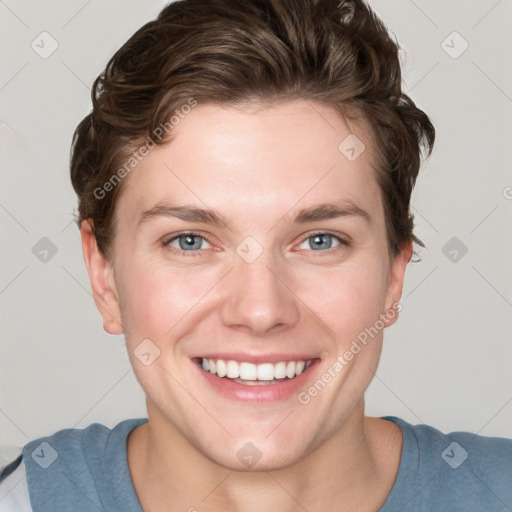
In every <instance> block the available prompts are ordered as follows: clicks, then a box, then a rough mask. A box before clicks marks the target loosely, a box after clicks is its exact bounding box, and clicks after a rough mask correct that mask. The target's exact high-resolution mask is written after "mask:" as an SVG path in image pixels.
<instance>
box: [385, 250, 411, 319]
mask: <svg viewBox="0 0 512 512" xmlns="http://www.w3.org/2000/svg"><path fill="white" fill-rule="evenodd" d="M411 256H412V242H407V243H405V244H403V245H402V247H401V248H400V250H399V252H398V253H397V255H396V256H395V257H394V258H393V260H392V261H391V268H390V274H389V282H388V290H387V294H386V301H385V311H386V312H389V313H388V314H386V315H385V318H384V321H385V324H386V327H389V326H390V325H393V324H394V323H395V322H396V321H397V319H398V312H399V311H400V309H401V308H400V309H398V306H399V305H398V302H399V301H400V299H401V298H402V290H403V286H404V276H405V269H406V268H407V264H408V263H409V261H411Z"/></svg>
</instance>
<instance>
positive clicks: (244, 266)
mask: <svg viewBox="0 0 512 512" xmlns="http://www.w3.org/2000/svg"><path fill="white" fill-rule="evenodd" d="M226 279H228V280H229V281H228V282H227V283H226V285H227V286H226V288H225V290H226V292H225V296H224V298H223V299H224V300H223V301H222V306H221V319H222V322H223V323H224V325H226V326H228V327H231V328H235V329H239V330H245V331H247V333H248V334H251V336H254V337H262V336H265V335H267V334H268V333H270V332H278V331H281V330H286V329H287V328H290V327H293V326H294V325H295V324H296V323H297V322H298V320H299V316H300V310H299V299H298V297H297V296H296V295H295V294H294V293H293V291H292V290H291V289H290V287H289V284H288V283H287V282H286V281H287V279H286V273H285V272H284V270H283V268H282V266H281V267H279V266H278V265H276V264H275V262H274V261H272V258H271V255H270V253H267V252H265V251H264V252H263V254H261V255H260V256H259V257H258V258H257V259H256V260H255V261H253V262H252V263H248V262H246V261H244V260H243V259H242V258H236V260H235V268H233V270H232V271H231V272H229V274H228V275H227V276H226Z"/></svg>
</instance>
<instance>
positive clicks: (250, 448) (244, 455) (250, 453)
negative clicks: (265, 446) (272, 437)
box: [236, 442, 263, 468]
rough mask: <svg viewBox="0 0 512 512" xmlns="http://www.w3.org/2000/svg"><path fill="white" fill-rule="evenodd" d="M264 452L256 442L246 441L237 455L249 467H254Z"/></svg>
mask: <svg viewBox="0 0 512 512" xmlns="http://www.w3.org/2000/svg"><path fill="white" fill-rule="evenodd" d="M262 455H263V454H262V453H261V452H260V451H259V450H258V448H257V447H256V446H255V445H254V443H251V442H249V443H245V444H244V446H242V448H240V450H238V453H237V454H236V456H237V457H238V459H239V460H240V461H241V462H243V463H244V464H245V465H246V466H247V467H248V468H252V467H253V466H254V465H255V464H256V463H257V462H258V461H259V460H260V459H261V456H262Z"/></svg>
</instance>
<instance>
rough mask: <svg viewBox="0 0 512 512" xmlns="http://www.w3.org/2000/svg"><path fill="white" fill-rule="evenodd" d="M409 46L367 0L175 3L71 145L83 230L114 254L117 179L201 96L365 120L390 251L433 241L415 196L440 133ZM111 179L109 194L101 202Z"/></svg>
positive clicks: (98, 91)
mask: <svg viewBox="0 0 512 512" xmlns="http://www.w3.org/2000/svg"><path fill="white" fill-rule="evenodd" d="M399 49H400V47H399V45H398V43H396V42H395V41H393V40H392V38H391V37H390V35H389V33H388V31H387V29H386V27H385V25H384V24H383V22H382V21H381V20H380V19H379V18H378V17H377V16H376V15H375V13H374V12H373V11H372V10H371V9H370V8H369V6H368V5H367V4H366V3H365V1H364V0H346V1H341V2H339V1H338V0H177V1H175V2H172V3H170V4H169V5H167V6H166V7H165V8H164V9H163V10H162V11H161V12H160V14H159V15H158V17H157V19H156V20H153V21H150V22H149V23H146V24H145V25H144V26H143V27H142V28H140V29H139V30H138V31H137V32H136V33H135V34H134V35H133V36H132V37H131V38H130V39H129V40H128V41H127V42H126V43H125V44H124V45H123V46H122V47H121V48H120V49H119V50H118V51H117V52H116V53H115V54H114V56H113V57H112V58H111V59H110V61H109V62H108V64H107V66H106V69H105V71H104V72H103V73H101V74H100V75H99V76H98V77H97V79H96V80H95V82H94V85H93V88H92V101H93V110H92V112H91V113H90V114H89V115H87V116H86V117H85V118H84V119H83V120H82V121H81V123H80V124H79V125H78V127H77V129H76V131H75V133H74V135H73V144H72V149H71V180H72V183H73V187H74V189H75V191H76V193H77V194H78V198H79V209H78V218H77V222H78V224H79V225H80V223H81V222H82V220H84V219H92V221H93V229H94V235H95V238H96V241H97V244H98V247H99V249H100V251H101V252H102V253H103V254H104V255H106V256H107V257H109V256H111V250H112V246H113V238H114V234H115V226H114V224H115V222H114V220H115V215H114V212H115V205H116V201H117V198H118V197H119V194H120V192H121V191H122V188H123V183H124V180H120V176H119V175H118V176H117V178H119V181H120V182H119V183H117V182H113V181H112V179H113V177H115V176H114V175H115V173H116V171H118V170H119V169H120V167H121V166H122V165H123V162H126V159H127V158H130V156H129V155H130V153H131V152H133V151H134V150H136V149H137V148H138V147H140V146H141V144H143V143H144V142H146V140H147V141H149V140H150V135H152V134H154V133H155V130H157V129H158V127H159V126H164V125H165V124H166V123H167V126H168V123H169V119H170V118H171V116H172V115H173V113H174V112H175V111H177V109H179V108H180V107H181V106H183V105H185V104H187V102H190V99H191V98H193V99H194V101H198V102H201V101H204V102H215V103H218V104H225V105H228V104H230V105H235V106H237V105H244V104H247V103H251V102H252V103H254V102H255V101H261V102H262V103H274V102H278V101H284V100H292V99H299V98H303V99H307V100H313V101H317V102H320V103H322V104H325V105H328V106H331V107H333V108H334V109H336V110H337V111H338V112H339V113H340V114H341V115H347V113H348V112H349V111H352V112H354V111H355V112H358V113H359V114H362V116H363V119H365V120H366V121H367V124H368V126H369V128H370V130H371V133H372V136H373V138H374V140H375V143H376V151H375V154H376V160H377V162H376V167H377V169H378V172H377V180H378V183H379V186H380V188H381V191H382V197H383V203H384V208H385V215H386V226H387V228H386V229H387V239H388V244H389V249H390V253H391V254H392V255H396V254H397V252H398V250H399V249H400V247H401V246H402V244H403V243H407V242H410V241H416V242H418V243H420V245H423V244H422V243H421V242H420V241H419V240H418V239H417V238H416V237H415V235H414V234H413V226H414V223H413V215H412V214H411V211H410V198H411V193H412V189H413V187H414V184H415V181H416V177H417V175H418V172H419V168H420V163H421V150H422V148H424V149H426V150H427V154H428V156H429V155H430V153H431V152H432V148H433V144H434V139H435V129H434V127H433V125H432V123H431V122H430V120H429V118H428V117H427V115H426V114H425V113H424V112H423V111H422V110H420V109H418V108H417V107H416V105H415V104H414V102H413V101H412V100H411V98H409V97H408V96H407V95H406V94H405V93H403V92H402V78H401V67H400V60H399ZM151 139H152V141H154V142H153V143H156V144H161V143H164V142H168V141H170V140H171V136H167V137H163V138H161V139H158V140H157V137H152V138H151ZM340 142H341V141H340ZM122 174H123V175H125V174H126V172H124V173H122ZM109 180H110V183H111V185H112V186H108V187H107V188H108V191H109V193H108V194H103V193H102V194H101V197H98V195H99V194H98V192H97V191H98V190H103V191H105V190H106V189H105V188H102V187H104V185H105V184H107V182H109ZM95 191H96V192H95ZM110 191H111V192H112V193H110Z"/></svg>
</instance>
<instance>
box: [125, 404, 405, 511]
mask: <svg viewBox="0 0 512 512" xmlns="http://www.w3.org/2000/svg"><path fill="white" fill-rule="evenodd" d="M383 423H385V424H387V425H383ZM395 427H396V428H395ZM397 429H398V431H400V428H399V427H398V426H397V425H394V424H392V423H390V422H387V421H385V420H380V419H378V418H367V417H365V416H364V402H363V400H361V402H360V403H358V404H357V406H356V407H355V408H354V410H353V411H352V413H351V414H350V416H349V417H348V418H347V420H346V421H345V423H344V424H343V426H342V427H341V428H340V429H339V430H337V431H336V433H335V434H334V435H333V436H331V437H330V438H329V439H328V440H327V441H326V442H324V443H323V444H322V445H321V446H320V447H319V448H317V449H316V450H314V451H313V452H311V453H309V454H308V455H307V456H306V457H303V458H301V459H300V460H299V461H298V462H297V463H295V464H293V465H290V466H288V467H286V468H282V469H277V470H272V471H233V470H231V469H228V468H226V467H223V466H221V465H219V464H217V463H216V462H214V461H212V460H211V459H209V458H207V457H206V456H205V455H203V453H201V452H200V451H199V450H197V449H196V447H195V446H193V445H192V444H190V443H189V442H188V440H187V439H186V438H185V437H184V436H183V435H182V434H181V432H179V431H178V430H177V429H176V428H175V427H174V426H172V425H170V424H169V422H168V420H167V419H166V418H165V417H164V416H163V415H162V414H161V413H160V411H159V410H158V409H157V408H156V407H155V406H154V405H153V404H151V403H149V402H148V423H147V424H145V425H142V426H140V427H138V428H137V429H135V430H134V431H133V432H132V433H131V435H130V436H129V439H128V449H127V451H128V464H129V467H130V471H131V472H132V478H133V481H134V486H135V490H136V492H137V494H138V496H139V500H140V501H141V504H142V506H143V508H144V509H145V510H146V509H147V510H155V511H159V510H166V511H169V510H181V511H183V510H190V511H191V512H194V511H195V510H197V512H203V511H208V512H210V511H211V512H216V511H221V510H236V511H240V512H253V511H254V512H256V511H258V512H259V511H260V510H261V509H262V508H263V507H264V508H268V509H269V510H272V509H274V510H275V509H277V510H280V511H283V512H292V511H293V512H295V511H297V510H317V511H318V510H333V509H335V510H339V511H349V510H358V511H363V510H376V509H377V508H378V506H380V505H381V504H382V503H383V502H384V501H385V498H386V496H387V495H388V493H389V491H390V490H391V487H392V485H393V482H394V478H395V476H396V473H397V471H398V465H399V460H400V453H399V452H400V450H398V452H397V450H396V448H397V446H398V444H397V443H400V446H401V431H400V439H398V437H397ZM384 430H385V432H384ZM391 441H392V442H391ZM390 467H391V469H392V471H391V472H390ZM365 504H366V505H365ZM171 507H172V508H171Z"/></svg>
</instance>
